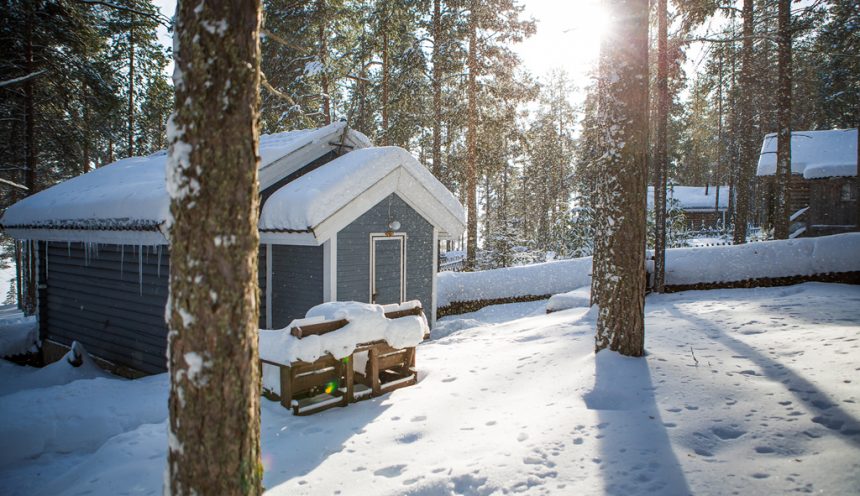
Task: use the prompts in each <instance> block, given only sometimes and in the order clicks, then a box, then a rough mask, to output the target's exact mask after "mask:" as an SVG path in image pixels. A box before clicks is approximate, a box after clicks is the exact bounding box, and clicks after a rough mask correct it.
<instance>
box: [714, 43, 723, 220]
mask: <svg viewBox="0 0 860 496" xmlns="http://www.w3.org/2000/svg"><path fill="white" fill-rule="evenodd" d="M717 72H718V76H717V81H718V82H717V173H716V179H714V182H715V183H716V189H717V191H716V194H715V195H714V196H715V198H714V213H715V214H716V215H717V216H719V214H720V186H722V184H723V176H722V169H723V159H724V158H725V155H724V154H723V148H724V147H723V49H722V48H720V58H719V63H718V66H717ZM718 218H719V217H718Z"/></svg>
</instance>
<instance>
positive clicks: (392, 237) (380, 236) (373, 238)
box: [367, 232, 407, 303]
mask: <svg viewBox="0 0 860 496" xmlns="http://www.w3.org/2000/svg"><path fill="white" fill-rule="evenodd" d="M406 239H407V236H406V233H405V232H398V233H391V234H386V233H370V281H369V282H370V283H369V284H368V287H369V294H368V298H367V301H369V302H371V303H373V299H374V298H373V295H374V293H375V292H376V291H375V290H376V287H375V286H376V243H377V242H381V241H388V242H399V243H400V302H401V303H402V302H404V301H406Z"/></svg>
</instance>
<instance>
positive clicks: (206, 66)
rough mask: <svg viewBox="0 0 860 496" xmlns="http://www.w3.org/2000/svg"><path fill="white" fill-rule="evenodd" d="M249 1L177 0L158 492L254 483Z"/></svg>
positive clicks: (254, 31) (236, 490)
mask: <svg viewBox="0 0 860 496" xmlns="http://www.w3.org/2000/svg"><path fill="white" fill-rule="evenodd" d="M259 29H260V1H259V0H207V1H206V2H202V3H201V2H198V1H196V0H180V2H179V6H178V8H177V16H176V34H175V36H176V37H177V43H176V44H175V45H177V46H178V47H179V49H178V51H177V53H176V54H175V55H176V69H175V72H174V76H173V80H174V87H175V92H176V102H177V108H176V112H175V114H174V115H173V116H172V117H171V121H170V122H169V123H168V139H169V141H170V155H169V160H168V164H167V187H168V192H169V194H170V196H171V204H170V212H171V215H172V218H173V222H172V225H171V226H169V227H170V256H171V257H170V262H171V263H170V299H169V300H168V307H167V319H168V324H169V328H170V332H169V334H168V360H169V370H170V382H171V384H170V399H169V407H170V425H169V433H168V435H169V450H168V458H167V463H168V470H167V480H166V481H165V484H167V485H169V487H166V488H165V493H167V494H189V495H190V494H260V493H261V491H262V475H263V466H262V464H261V462H260V376H259V371H258V353H257V316H258V313H259V309H258V307H257V289H256V278H257V258H256V253H257V247H258V234H257V205H258V202H259V199H258V192H257V164H258V158H257V148H258V142H259V132H258V119H259V112H258V108H259V92H258V86H259V82H260V48H259Z"/></svg>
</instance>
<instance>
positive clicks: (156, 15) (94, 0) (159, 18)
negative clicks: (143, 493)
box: [77, 0, 172, 28]
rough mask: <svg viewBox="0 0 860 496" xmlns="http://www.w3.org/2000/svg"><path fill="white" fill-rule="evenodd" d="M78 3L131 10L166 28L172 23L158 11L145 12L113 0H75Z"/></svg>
mask: <svg viewBox="0 0 860 496" xmlns="http://www.w3.org/2000/svg"><path fill="white" fill-rule="evenodd" d="M77 1H78V2H80V3H84V4H87V5H101V6H103V7H107V8H110V9H115V10H122V11H125V12H131V13H132V14H138V15H142V16H144V17H149V18H150V19H153V20H154V21H156V22H158V23H159V24H161V25H163V26H164V27H166V28H169V27H170V26H171V24H172V21H171V19H170V18H169V17H167V16H165V15H164V14H161V13H160V12H157V11H156V12H147V11H145V10H139V9H135V8H132V7H127V6H125V5H119V4H116V3H113V2H109V1H104V0H77Z"/></svg>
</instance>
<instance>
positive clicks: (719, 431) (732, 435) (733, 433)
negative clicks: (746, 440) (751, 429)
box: [711, 427, 747, 441]
mask: <svg viewBox="0 0 860 496" xmlns="http://www.w3.org/2000/svg"><path fill="white" fill-rule="evenodd" d="M711 432H713V433H714V435H716V436H717V437H718V438H720V439H722V440H723V441H728V440H730V439H737V438H739V437H741V436H743V435H744V434H746V433H747V431H744V430H741V429H735V428H732V427H714V428H713V429H711Z"/></svg>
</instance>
